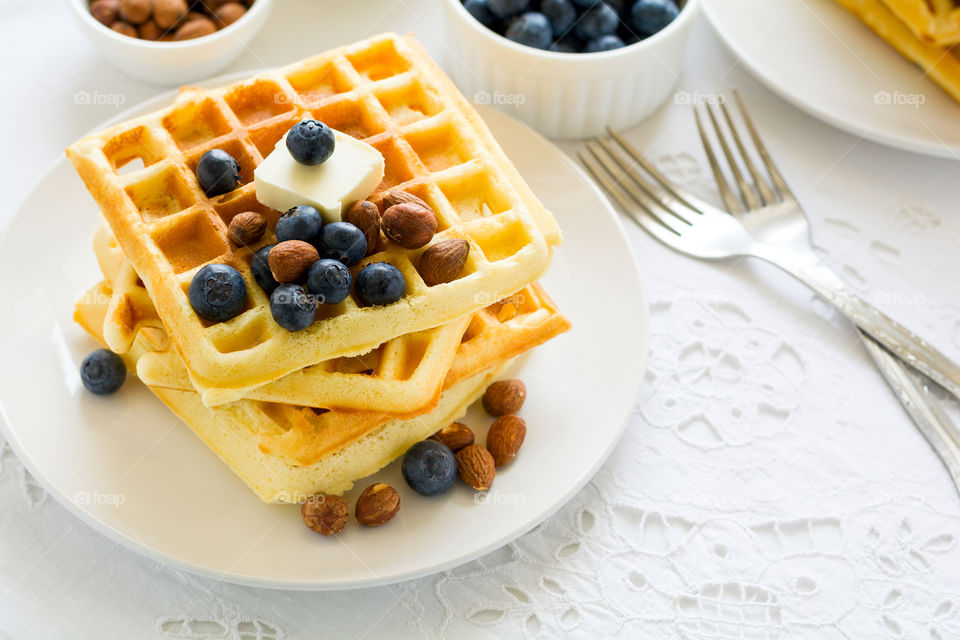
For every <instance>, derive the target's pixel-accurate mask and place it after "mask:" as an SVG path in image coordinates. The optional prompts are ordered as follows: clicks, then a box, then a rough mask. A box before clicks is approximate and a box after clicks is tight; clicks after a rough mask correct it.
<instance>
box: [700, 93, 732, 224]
mask: <svg viewBox="0 0 960 640" xmlns="http://www.w3.org/2000/svg"><path fill="white" fill-rule="evenodd" d="M693 117H694V119H695V120H696V121H697V131H699V132H700V140H701V142H702V143H703V150H704V151H705V152H706V153H707V160H708V161H709V162H710V170H711V171H713V180H714V182H716V183H717V190H718V191H720V197H721V198H722V199H723V205H724V206H725V207H726V209H727V211H729V212H730V213H740V212H741V211H743V206H742V205H741V204H740V202H739V201H737V196H735V195H734V194H733V190H732V189H731V188H730V183H728V182H727V177H726V176H725V175H723V170H721V169H720V163H719V162H717V156H716V155H715V154H714V153H713V146H712V145H711V144H710V140H709V139H708V138H707V132H706V131H704V129H703V121H702V120H701V119H700V112H699V111H698V110H697V109H694V110H693Z"/></svg>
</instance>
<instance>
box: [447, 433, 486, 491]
mask: <svg viewBox="0 0 960 640" xmlns="http://www.w3.org/2000/svg"><path fill="white" fill-rule="evenodd" d="M456 458H457V472H458V473H459V474H460V478H461V479H462V480H463V481H464V482H466V483H467V484H468V485H470V486H471V487H473V488H474V489H476V490H477V491H486V490H487V489H489V488H490V485H491V484H493V476H494V475H495V474H496V470H495V469H494V461H493V456H492V455H490V452H489V451H487V450H486V449H485V448H484V447H482V446H481V445H479V444H472V445H470V446H469V447H465V448H463V449H461V450H460V451H459V452H457V456H456Z"/></svg>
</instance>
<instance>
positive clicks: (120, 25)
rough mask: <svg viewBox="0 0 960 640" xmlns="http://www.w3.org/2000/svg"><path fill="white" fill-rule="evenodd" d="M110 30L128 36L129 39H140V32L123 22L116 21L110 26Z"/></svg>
mask: <svg viewBox="0 0 960 640" xmlns="http://www.w3.org/2000/svg"><path fill="white" fill-rule="evenodd" d="M110 28H111V29H113V30H114V31H116V32H117V33H122V34H123V35H125V36H130V37H131V38H139V37H140V32H138V31H137V28H136V27H135V26H133V25H132V24H130V23H129V22H124V21H123V20H117V21H116V22H114V23H113V24H112V25H111V26H110Z"/></svg>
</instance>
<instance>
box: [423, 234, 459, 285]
mask: <svg viewBox="0 0 960 640" xmlns="http://www.w3.org/2000/svg"><path fill="white" fill-rule="evenodd" d="M469 253H470V243H469V242H467V241H466V240H461V239H458V238H454V239H450V240H441V241H440V242H438V243H436V244H435V245H433V246H432V247H430V248H429V249H427V250H426V251H424V252H423V255H422V256H420V277H421V278H423V281H424V282H426V283H427V285H428V286H431V287H432V286H434V285H438V284H443V283H445V282H450V281H452V280H455V279H456V277H457V276H459V275H460V272H462V271H463V267H464V265H465V264H467V254H469Z"/></svg>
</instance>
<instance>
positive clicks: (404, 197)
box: [370, 189, 433, 213]
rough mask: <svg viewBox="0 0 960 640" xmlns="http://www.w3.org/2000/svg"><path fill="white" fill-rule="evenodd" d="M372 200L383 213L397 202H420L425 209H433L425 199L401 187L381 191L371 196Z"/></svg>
mask: <svg viewBox="0 0 960 640" xmlns="http://www.w3.org/2000/svg"><path fill="white" fill-rule="evenodd" d="M370 201H371V202H373V204H375V205H377V207H378V208H379V209H380V212H381V213H383V212H385V211H386V210H387V209H389V208H390V207H392V206H394V205H397V204H418V205H420V206H421V207H424V208H425V209H430V210H431V211H432V210H433V209H432V208H431V207H430V205H429V204H427V203H426V202H425V201H424V200H422V199H420V198H418V197H417V196H415V195H413V194H412V193H407V192H406V191H401V190H400V189H391V190H390V191H381V192H380V193H375V194H373V195H372V196H370Z"/></svg>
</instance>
